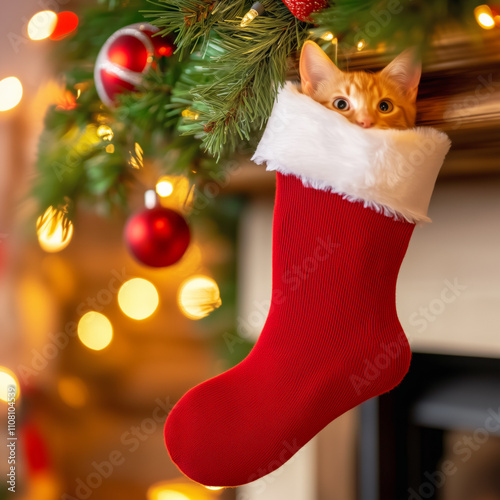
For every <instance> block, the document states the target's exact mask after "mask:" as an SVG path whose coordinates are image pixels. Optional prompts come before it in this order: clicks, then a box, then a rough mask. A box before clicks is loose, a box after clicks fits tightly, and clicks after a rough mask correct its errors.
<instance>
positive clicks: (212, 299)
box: [177, 276, 222, 319]
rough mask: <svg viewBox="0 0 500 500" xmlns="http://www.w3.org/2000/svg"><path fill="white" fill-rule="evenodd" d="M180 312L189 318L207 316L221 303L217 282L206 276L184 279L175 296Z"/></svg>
mask: <svg viewBox="0 0 500 500" xmlns="http://www.w3.org/2000/svg"><path fill="white" fill-rule="evenodd" d="M177 303H178V304H179V308H180V310H181V311H182V313H183V314H184V315H185V316H186V317H188V318H189V319H201V318H204V317H205V316H208V315H209V314H210V313H211V312H212V311H213V310H214V309H217V308H218V307H220V305H221V304H222V301H221V299H220V292H219V287H218V286H217V283H216V282H215V281H214V280H213V279H212V278H209V277H207V276H193V277H191V278H188V279H187V280H186V281H184V282H183V283H182V284H181V286H180V288H179V293H178V296H177Z"/></svg>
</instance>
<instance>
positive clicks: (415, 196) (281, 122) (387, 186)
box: [252, 83, 450, 222]
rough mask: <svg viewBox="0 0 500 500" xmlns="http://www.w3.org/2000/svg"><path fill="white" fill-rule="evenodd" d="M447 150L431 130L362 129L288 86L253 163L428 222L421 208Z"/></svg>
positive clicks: (388, 212)
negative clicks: (264, 164)
mask: <svg viewBox="0 0 500 500" xmlns="http://www.w3.org/2000/svg"><path fill="white" fill-rule="evenodd" d="M449 148H450V140H449V138H448V136H447V135H446V134H444V133H443V132H440V131H438V130H436V129H433V128H428V127H417V128H413V129H409V130H394V129H373V128H372V129H363V128H361V127H359V126H358V125H355V124H353V123H351V122H349V120H347V119H346V118H345V117H343V116H341V115H340V114H339V113H336V112H335V111H332V110H330V109H327V108H326V107H324V106H322V105H321V104H319V103H318V102H316V101H314V100H313V99H311V98H310V97H308V96H306V95H304V94H302V93H301V92H300V90H299V89H298V87H296V86H295V85H293V84H291V83H288V84H286V85H285V86H284V87H283V89H282V90H281V91H280V93H279V95H278V99H277V100H276V103H275V104H274V108H273V112H272V114H271V117H270V118H269V122H268V124H267V127H266V130H265V132H264V135H263V137H262V140H261V141H260V143H259V146H258V147H257V150H256V152H255V154H254V156H253V158H252V159H253V160H254V161H255V162H256V163H258V164H262V163H264V162H266V163H267V170H277V171H279V172H281V173H283V174H293V175H295V176H297V177H299V178H301V179H302V182H303V183H304V185H305V186H311V187H313V188H316V189H323V190H327V191H333V192H335V193H339V194H341V195H343V196H344V197H345V198H347V199H348V200H350V201H362V202H364V205H365V206H366V207H369V208H371V209H373V210H376V211H378V212H382V213H383V214H384V215H387V216H390V217H395V218H398V219H400V218H403V219H406V220H407V221H410V222H424V221H425V222H430V219H429V218H428V217H427V209H428V206H429V202H430V198H431V195H432V191H433V189H434V184H435V182H436V178H437V175H438V172H439V169H440V168H441V165H442V164H443V160H444V157H445V156H446V154H447V152H448V150H449Z"/></svg>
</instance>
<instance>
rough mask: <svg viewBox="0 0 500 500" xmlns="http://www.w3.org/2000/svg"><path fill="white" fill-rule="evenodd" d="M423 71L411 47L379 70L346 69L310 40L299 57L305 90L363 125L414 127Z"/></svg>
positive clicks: (325, 104) (307, 93)
mask: <svg viewBox="0 0 500 500" xmlns="http://www.w3.org/2000/svg"><path fill="white" fill-rule="evenodd" d="M420 74H421V67H420V64H416V63H415V62H414V57H413V53H412V52H411V50H406V51H404V52H403V53H401V54H400V55H399V56H397V57H396V58H395V59H394V60H393V61H392V62H391V63H390V64H389V65H387V66H386V67H385V68H384V69H383V70H382V71H379V72H378V73H366V72H364V71H353V72H350V73H347V72H344V71H342V70H340V69H339V68H337V66H335V64H334V63H333V62H332V61H331V60H330V58H329V57H328V56H327V55H326V54H325V53H324V52H323V50H321V48H320V47H319V46H318V45H317V44H315V43H314V42H311V41H307V42H306V43H305V44H304V46H303V48H302V53H301V56H300V77H301V81H302V92H303V93H304V94H306V95H308V96H309V97H311V98H312V99H314V100H315V101H317V102H319V103H321V104H323V105H324V106H326V107H327V108H330V109H332V110H334V111H337V112H338V113H341V114H342V115H344V116H345V117H346V118H347V119H348V120H349V121H350V122H352V123H355V124H356V125H359V126H360V127H363V128H370V127H376V128H396V129H407V128H410V127H413V126H414V125H415V116H416V113H417V105H416V100H417V91H418V83H419V81H420Z"/></svg>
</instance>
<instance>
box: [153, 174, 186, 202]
mask: <svg viewBox="0 0 500 500" xmlns="http://www.w3.org/2000/svg"><path fill="white" fill-rule="evenodd" d="M156 192H157V193H158V196H160V198H161V199H160V203H161V204H162V206H164V207H169V208H173V209H175V210H179V209H182V210H188V209H189V208H190V205H191V203H192V201H193V197H194V193H193V190H192V189H191V184H190V183H189V179H188V178H187V177H185V176H182V175H166V176H163V177H161V178H160V179H159V180H158V182H157V183H156Z"/></svg>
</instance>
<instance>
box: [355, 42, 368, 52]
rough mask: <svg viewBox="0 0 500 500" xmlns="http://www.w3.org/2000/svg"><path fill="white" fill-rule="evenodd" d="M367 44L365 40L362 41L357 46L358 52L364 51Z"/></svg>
mask: <svg viewBox="0 0 500 500" xmlns="http://www.w3.org/2000/svg"><path fill="white" fill-rule="evenodd" d="M365 45H366V42H365V41H364V40H360V41H359V42H358V44H357V45H356V48H357V49H358V51H360V50H363V49H364V48H365Z"/></svg>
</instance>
